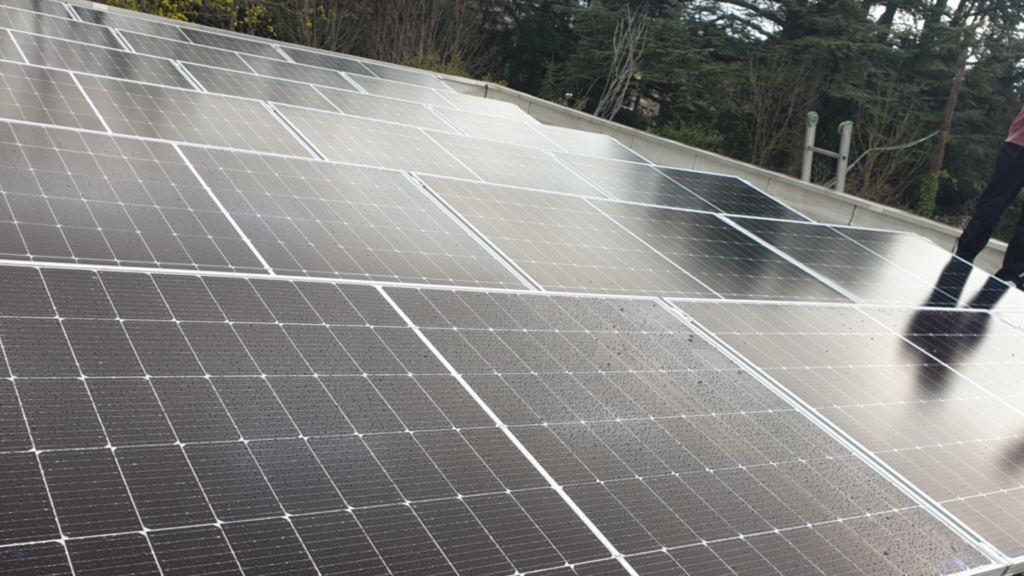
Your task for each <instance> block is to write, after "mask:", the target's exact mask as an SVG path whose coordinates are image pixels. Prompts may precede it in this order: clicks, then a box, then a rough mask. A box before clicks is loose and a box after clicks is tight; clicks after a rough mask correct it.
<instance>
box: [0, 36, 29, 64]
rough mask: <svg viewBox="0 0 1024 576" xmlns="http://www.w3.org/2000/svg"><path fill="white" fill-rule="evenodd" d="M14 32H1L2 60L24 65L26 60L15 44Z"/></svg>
mask: <svg viewBox="0 0 1024 576" xmlns="http://www.w3.org/2000/svg"><path fill="white" fill-rule="evenodd" d="M13 34H14V31H12V30H0V60H7V61H9V62H17V63H19V64H23V63H24V62H25V58H24V57H22V55H21V52H19V51H18V45H17V44H15V43H14V37H13Z"/></svg>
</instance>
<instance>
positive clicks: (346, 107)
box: [321, 88, 455, 132]
mask: <svg viewBox="0 0 1024 576" xmlns="http://www.w3.org/2000/svg"><path fill="white" fill-rule="evenodd" d="M321 93H322V94H323V95H324V96H326V97H327V99H328V100H330V101H331V102H332V103H333V104H334V106H335V107H336V108H337V109H338V110H341V111H342V112H344V113H345V114H349V115H351V116H360V117H363V118H370V119H373V120H383V121H385V122H393V123H395V124H405V125H407V126H415V127H417V128H427V129H430V130H441V131H443V132H455V129H454V128H452V126H451V125H450V124H448V123H447V122H445V121H444V119H443V118H441V117H440V116H438V115H437V114H434V113H433V112H432V111H431V110H430V109H429V108H427V107H426V106H424V105H422V104H416V103H414V102H404V101H402V100H392V99H390V98H378V97H376V96H367V95H365V94H358V93H355V92H341V91H338V90H329V89H326V88H325V89H322V90H321Z"/></svg>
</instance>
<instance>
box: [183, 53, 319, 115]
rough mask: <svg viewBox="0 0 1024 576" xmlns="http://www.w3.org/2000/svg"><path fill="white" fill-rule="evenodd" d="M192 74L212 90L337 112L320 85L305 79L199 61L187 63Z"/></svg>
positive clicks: (206, 87)
mask: <svg viewBox="0 0 1024 576" xmlns="http://www.w3.org/2000/svg"><path fill="white" fill-rule="evenodd" d="M184 66H185V69H186V70H188V73H189V74H191V75H192V77H193V78H194V79H195V80H196V81H197V82H199V84H200V85H202V87H203V88H205V89H206V90H207V91H209V92H213V93H215V94H225V95H227V96H239V97H242V98H256V99H258V100H266V101H268V102H280V103H282V104H291V105H293V106H302V107H304V108H315V109H317V110H328V111H330V112H334V111H336V108H335V107H334V106H332V105H331V103H330V102H328V101H327V99H326V98H324V97H323V96H322V95H321V94H320V93H319V92H317V90H316V88H314V87H313V86H310V85H309V84H305V83H301V82H289V81H287V80H279V79H277V78H267V77H265V76H258V75H255V74H243V73H241V72H229V71H227V70H222V69H220V68H209V67H206V66H200V65H197V64H185V65H184Z"/></svg>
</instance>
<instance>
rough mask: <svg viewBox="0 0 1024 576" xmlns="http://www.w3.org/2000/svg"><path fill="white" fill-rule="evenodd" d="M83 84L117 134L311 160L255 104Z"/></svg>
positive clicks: (91, 81)
mask: <svg viewBox="0 0 1024 576" xmlns="http://www.w3.org/2000/svg"><path fill="white" fill-rule="evenodd" d="M79 81H80V82H81V84H82V87H83V88H84V89H85V92H86V94H88V95H89V98H90V100H92V102H93V104H95V105H96V108H97V109H98V110H99V111H100V114H102V115H103V118H104V120H105V121H106V123H107V125H108V126H110V129H111V131H113V132H116V133H120V134H128V135H132V136H144V137H149V138H160V139H163V140H171V141H176V142H187V143H190V144H205V145H209V146H222V147H226V148H237V149H241V150H256V151H259V152H271V153H276V154H286V155H290V156H309V153H308V152H306V149H305V148H304V147H303V146H302V144H301V143H300V142H299V140H298V139H297V138H295V136H293V135H292V134H291V132H289V131H288V129H287V128H285V127H284V125H282V124H281V123H280V122H279V121H278V120H276V119H275V118H274V117H273V115H272V114H271V113H270V111H269V110H267V109H266V108H264V107H263V106H261V105H260V103H259V102H256V101H255V100H243V99H240V98H232V97H228V96H220V95H217V94H205V93H201V92H193V91H191V90H178V89H175V88H164V87H160V86H152V85H149V84H137V83H135V82H125V81H121V80H109V79H106V78H94V77H91V76H83V77H81V78H79ZM140 112H141V113H140Z"/></svg>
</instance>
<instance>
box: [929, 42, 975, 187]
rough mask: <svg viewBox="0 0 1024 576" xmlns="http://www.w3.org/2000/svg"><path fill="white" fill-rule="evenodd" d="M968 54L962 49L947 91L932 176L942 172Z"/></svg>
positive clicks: (933, 158)
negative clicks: (949, 88) (951, 83)
mask: <svg viewBox="0 0 1024 576" xmlns="http://www.w3.org/2000/svg"><path fill="white" fill-rule="evenodd" d="M968 53H969V49H968V48H964V51H963V52H961V53H960V58H959V59H958V60H957V62H956V77H954V78H953V88H952V89H951V90H950V91H949V102H947V103H946V117H945V118H944V119H943V121H942V131H941V132H940V133H939V143H938V144H937V145H936V146H935V155H934V156H932V169H931V174H932V175H933V176H934V175H935V174H938V173H939V171H940V170H942V159H943V158H944V157H945V156H946V141H947V140H949V130H950V128H951V127H952V126H953V112H954V111H956V101H957V99H958V98H959V97H960V87H961V86H963V84H964V70H966V69H967V55H968Z"/></svg>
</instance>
